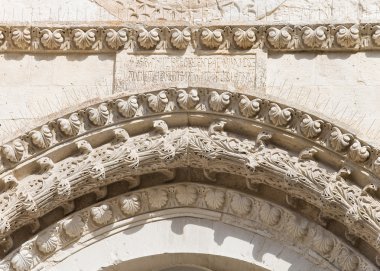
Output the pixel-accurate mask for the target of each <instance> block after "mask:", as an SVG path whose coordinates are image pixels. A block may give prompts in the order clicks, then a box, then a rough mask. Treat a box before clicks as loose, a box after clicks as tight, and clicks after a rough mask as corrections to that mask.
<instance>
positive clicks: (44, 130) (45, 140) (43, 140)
mask: <svg viewBox="0 0 380 271" xmlns="http://www.w3.org/2000/svg"><path fill="white" fill-rule="evenodd" d="M29 136H30V139H31V140H32V143H33V145H35V146H37V147H38V148H40V149H45V148H47V147H50V146H51V145H52V143H53V133H52V132H51V130H50V129H49V127H48V126H47V125H43V126H42V127H41V129H40V130H39V131H32V132H30V134H29Z"/></svg>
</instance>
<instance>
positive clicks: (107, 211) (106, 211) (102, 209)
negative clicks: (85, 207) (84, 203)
mask: <svg viewBox="0 0 380 271" xmlns="http://www.w3.org/2000/svg"><path fill="white" fill-rule="evenodd" d="M90 214H91V218H92V220H93V221H94V222H95V223H96V224H98V225H104V224H107V223H108V222H109V221H110V220H111V218H112V211H111V208H110V206H109V205H108V204H102V205H100V206H99V207H93V208H91V211H90Z"/></svg>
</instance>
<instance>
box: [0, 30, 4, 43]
mask: <svg viewBox="0 0 380 271" xmlns="http://www.w3.org/2000/svg"><path fill="white" fill-rule="evenodd" d="M4 41H5V33H4V31H2V30H0V45H2V44H3V43H4Z"/></svg>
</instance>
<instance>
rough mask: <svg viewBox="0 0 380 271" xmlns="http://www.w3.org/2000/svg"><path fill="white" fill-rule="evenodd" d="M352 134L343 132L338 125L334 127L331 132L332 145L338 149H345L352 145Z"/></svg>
mask: <svg viewBox="0 0 380 271" xmlns="http://www.w3.org/2000/svg"><path fill="white" fill-rule="evenodd" d="M351 138H352V135H350V134H343V133H342V132H341V131H340V130H339V129H338V128H337V127H333V128H332V132H331V134H330V145H331V146H332V147H333V148H334V150H336V151H343V150H344V149H346V148H347V147H348V145H350V142H351Z"/></svg>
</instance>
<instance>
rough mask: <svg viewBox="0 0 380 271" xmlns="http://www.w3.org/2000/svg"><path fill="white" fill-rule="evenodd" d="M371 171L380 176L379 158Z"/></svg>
mask: <svg viewBox="0 0 380 271" xmlns="http://www.w3.org/2000/svg"><path fill="white" fill-rule="evenodd" d="M373 170H374V171H375V173H376V174H378V175H380V156H379V157H377V158H376V160H375V161H374V162H373Z"/></svg>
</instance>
